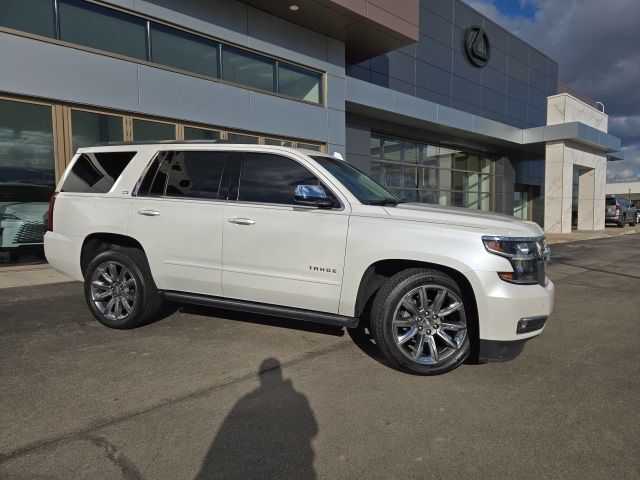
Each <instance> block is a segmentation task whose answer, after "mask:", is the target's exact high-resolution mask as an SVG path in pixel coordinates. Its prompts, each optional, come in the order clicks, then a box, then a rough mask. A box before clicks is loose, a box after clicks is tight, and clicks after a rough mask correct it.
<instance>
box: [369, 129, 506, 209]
mask: <svg viewBox="0 0 640 480" xmlns="http://www.w3.org/2000/svg"><path fill="white" fill-rule="evenodd" d="M370 151H371V175H372V177H373V178H375V179H376V180H378V181H379V182H380V183H381V184H382V185H384V186H385V187H387V188H388V189H389V190H391V191H392V192H393V193H395V194H396V195H398V196H399V197H400V198H404V199H406V200H408V201H410V202H425V203H434V204H439V205H454V206H459V207H468V208H474V209H477V210H485V211H488V210H491V209H492V204H491V202H492V183H493V164H494V160H495V159H494V158H493V157H489V156H486V155H483V154H478V153H474V152H467V151H463V150H457V149H451V148H448V147H444V146H439V145H429V144H425V143H419V142H414V141H412V140H408V139H399V138H393V137H386V136H383V135H375V134H374V135H372V137H371V140H370Z"/></svg>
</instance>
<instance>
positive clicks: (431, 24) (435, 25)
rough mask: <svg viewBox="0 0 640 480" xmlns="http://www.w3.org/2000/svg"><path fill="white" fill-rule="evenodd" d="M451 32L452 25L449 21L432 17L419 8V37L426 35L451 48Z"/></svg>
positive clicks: (426, 11) (429, 13) (425, 10)
mask: <svg viewBox="0 0 640 480" xmlns="http://www.w3.org/2000/svg"><path fill="white" fill-rule="evenodd" d="M451 31H452V25H451V22H450V21H447V20H445V19H444V18H442V17H440V16H438V15H433V14H432V13H431V12H430V11H429V10H427V9H426V8H424V7H421V8H420V35H426V36H428V37H431V38H433V39H435V40H437V41H438V42H441V43H443V44H445V45H447V46H448V47H451ZM420 41H422V40H420Z"/></svg>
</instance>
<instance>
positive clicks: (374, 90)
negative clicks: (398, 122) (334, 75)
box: [347, 77, 394, 112]
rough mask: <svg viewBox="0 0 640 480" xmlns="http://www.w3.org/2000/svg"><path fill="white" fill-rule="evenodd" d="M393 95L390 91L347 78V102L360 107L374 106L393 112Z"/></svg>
mask: <svg viewBox="0 0 640 480" xmlns="http://www.w3.org/2000/svg"><path fill="white" fill-rule="evenodd" d="M393 97H394V95H393V91H392V90H388V89H383V88H380V87H379V86H377V85H373V84H371V83H367V82H363V81H362V80H357V79H355V78H350V77H347V101H348V102H353V103H357V104H360V105H371V106H375V107H376V108H378V109H380V110H387V111H390V112H392V111H393V104H394V98H393Z"/></svg>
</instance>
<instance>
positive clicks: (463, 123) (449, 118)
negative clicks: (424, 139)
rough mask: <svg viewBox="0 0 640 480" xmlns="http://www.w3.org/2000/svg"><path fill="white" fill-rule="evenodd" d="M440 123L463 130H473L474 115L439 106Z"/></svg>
mask: <svg viewBox="0 0 640 480" xmlns="http://www.w3.org/2000/svg"><path fill="white" fill-rule="evenodd" d="M438 123H439V124H440V125H444V126H447V127H453V128H458V129H461V130H467V131H470V132H471V131H472V130H473V115H470V114H468V113H465V112H461V111H460V110H456V109H454V108H450V107H444V106H442V105H438Z"/></svg>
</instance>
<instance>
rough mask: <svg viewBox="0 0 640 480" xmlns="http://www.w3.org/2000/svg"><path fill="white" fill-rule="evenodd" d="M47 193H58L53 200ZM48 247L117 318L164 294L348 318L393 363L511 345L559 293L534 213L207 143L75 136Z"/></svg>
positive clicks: (315, 160) (95, 309) (541, 321)
mask: <svg viewBox="0 0 640 480" xmlns="http://www.w3.org/2000/svg"><path fill="white" fill-rule="evenodd" d="M54 205H55V208H54ZM48 228H49V231H48V232H47V233H46V235H45V252H46V256H47V259H48V260H49V262H50V263H51V265H53V266H54V267H55V268H56V269H57V270H59V271H61V272H62V273H64V274H66V275H68V276H70V277H72V278H74V279H77V280H82V281H84V285H85V295H86V300H87V304H88V306H89V308H90V310H91V312H92V313H93V315H94V316H95V317H96V318H97V319H98V320H99V321H100V322H102V323H103V324H105V325H107V326H108V327H112V328H133V327H137V326H139V325H142V324H144V323H145V322H148V321H149V320H151V319H153V317H154V315H155V314H156V312H157V311H158V308H159V306H160V304H161V302H162V301H163V300H167V301H172V302H179V303H195V304H199V305H211V306H215V307H222V308H228V309H234V310H243V311H247V312H259V313H263V314H268V315H274V316H279V317H288V318H295V319H300V320H307V321H313V322H321V323H328V324H332V325H342V326H346V327H351V328H353V327H356V326H357V325H358V322H359V320H360V319H362V320H363V321H364V320H366V321H367V322H368V324H367V327H368V328H369V330H370V332H371V334H372V336H373V339H374V340H375V342H376V344H377V345H378V346H379V348H380V349H381V351H382V352H383V353H384V355H385V356H386V357H387V358H388V359H389V360H390V361H391V362H392V363H393V364H395V365H396V366H398V367H401V368H405V369H408V370H410V371H413V372H416V373H420V374H437V373H444V372H447V371H450V370H452V369H454V368H455V367H457V366H458V365H460V363H462V362H463V361H464V360H465V359H466V358H467V357H469V356H470V355H472V357H475V358H476V359H477V360H480V361H492V360H493V361H497V360H508V359H511V358H513V357H515V356H516V355H517V354H518V353H520V351H521V350H522V346H523V343H524V341H525V340H527V339H529V338H531V337H534V336H536V335H538V334H539V333H540V332H541V331H542V329H543V327H544V325H545V322H546V319H547V317H548V315H549V314H550V313H551V311H552V309H553V296H554V287H553V283H552V282H551V281H549V279H548V278H546V276H545V262H546V261H547V259H548V249H547V247H546V245H545V241H544V235H543V232H542V230H541V229H540V227H539V226H538V225H536V224H535V223H532V222H525V221H521V220H518V219H516V218H514V217H509V216H504V215H496V214H485V213H480V212H477V211H473V210H468V209H463V208H448V207H442V206H432V205H426V204H415V203H414V204H412V203H403V202H402V201H401V200H399V199H398V198H397V197H395V196H394V195H393V194H392V193H390V192H388V191H387V190H386V189H385V188H384V187H382V186H380V185H378V184H377V183H376V182H375V181H373V180H372V179H371V178H369V177H368V176H366V175H365V174H363V173H362V172H360V171H358V170H357V169H356V168H354V167H353V166H351V165H350V164H349V163H347V162H346V161H343V160H342V159H341V158H334V157H330V156H327V155H324V154H320V153H318V152H312V151H305V150H297V149H292V148H284V147H272V146H262V145H256V146H250V145H224V144H212V143H187V142H184V143H181V142H172V143H155V144H122V145H110V146H103V147H93V148H84V149H80V150H79V151H78V153H77V154H76V156H75V157H74V158H73V161H72V162H71V164H70V165H69V167H68V168H67V169H66V171H65V173H64V175H63V177H62V179H61V180H60V183H59V185H58V189H57V192H56V194H55V195H54V197H52V199H51V202H50V211H49V219H48Z"/></svg>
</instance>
